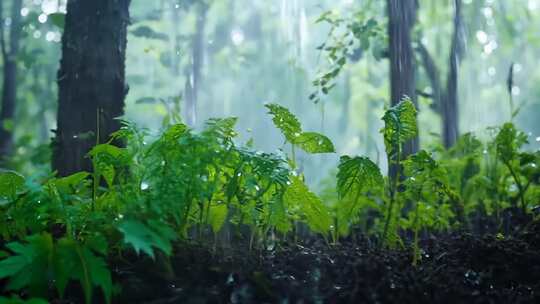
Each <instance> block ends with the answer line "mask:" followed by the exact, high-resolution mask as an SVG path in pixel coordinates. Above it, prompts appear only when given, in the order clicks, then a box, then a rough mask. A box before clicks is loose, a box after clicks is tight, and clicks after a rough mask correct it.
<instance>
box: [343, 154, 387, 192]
mask: <svg viewBox="0 0 540 304" xmlns="http://www.w3.org/2000/svg"><path fill="white" fill-rule="evenodd" d="M338 170H339V171H338V173H337V189H338V194H339V197H340V198H344V197H345V196H347V195H349V194H351V195H359V194H360V193H362V192H364V191H366V190H373V191H377V190H380V189H382V188H383V186H384V178H383V176H382V174H381V170H380V169H379V167H378V166H377V165H376V164H375V163H373V162H372V161H371V160H370V159H369V158H367V157H359V156H357V157H354V158H351V157H349V156H342V157H341V159H340V161H339V167H338Z"/></svg>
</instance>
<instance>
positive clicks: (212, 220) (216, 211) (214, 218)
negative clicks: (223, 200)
mask: <svg viewBox="0 0 540 304" xmlns="http://www.w3.org/2000/svg"><path fill="white" fill-rule="evenodd" d="M209 212H210V213H209V214H208V223H209V224H210V226H211V227H212V231H214V233H217V232H219V230H221V227H223V224H225V220H226V219H227V214H228V212H229V210H228V208H227V205H225V204H219V205H215V206H211V207H210V210H209Z"/></svg>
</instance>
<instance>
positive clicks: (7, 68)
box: [0, 0, 22, 159]
mask: <svg viewBox="0 0 540 304" xmlns="http://www.w3.org/2000/svg"><path fill="white" fill-rule="evenodd" d="M0 1H4V0H0ZM21 7H22V0H14V1H13V3H12V6H11V26H10V31H9V37H7V38H9V39H6V37H5V35H4V29H3V28H2V29H0V31H1V32H2V34H1V35H0V40H1V41H0V43H1V45H2V47H1V48H2V57H3V60H4V66H3V72H2V75H3V80H4V81H3V88H2V110H1V111H0V157H1V158H2V159H4V158H6V157H8V156H9V155H10V154H11V150H12V146H13V127H14V123H15V121H14V118H15V106H16V101H17V55H18V53H19V47H20V37H21V31H22V26H21V14H20V11H21ZM1 13H3V6H2V4H1V3H0V16H1V15H2V14H1ZM2 23H3V19H2V20H0V25H1V24H2ZM8 46H9V47H8Z"/></svg>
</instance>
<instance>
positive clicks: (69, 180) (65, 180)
mask: <svg viewBox="0 0 540 304" xmlns="http://www.w3.org/2000/svg"><path fill="white" fill-rule="evenodd" d="M88 176H90V173H88V172H78V173H75V174H72V175H70V176H66V177H62V178H57V179H53V180H51V181H50V182H51V183H54V184H55V185H56V187H57V188H58V189H59V190H60V191H62V192H70V191H72V190H73V189H75V188H76V187H78V186H79V185H80V184H81V183H82V182H83V181H85V180H86V179H87V178H88Z"/></svg>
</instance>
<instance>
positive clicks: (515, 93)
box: [512, 86, 521, 96]
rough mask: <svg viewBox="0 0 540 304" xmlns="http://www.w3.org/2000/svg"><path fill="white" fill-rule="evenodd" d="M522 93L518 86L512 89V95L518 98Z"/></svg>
mask: <svg viewBox="0 0 540 304" xmlns="http://www.w3.org/2000/svg"><path fill="white" fill-rule="evenodd" d="M520 93H521V89H520V88H519V87H518V86H513V87H512V95H515V96H518V95H519V94H520Z"/></svg>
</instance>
